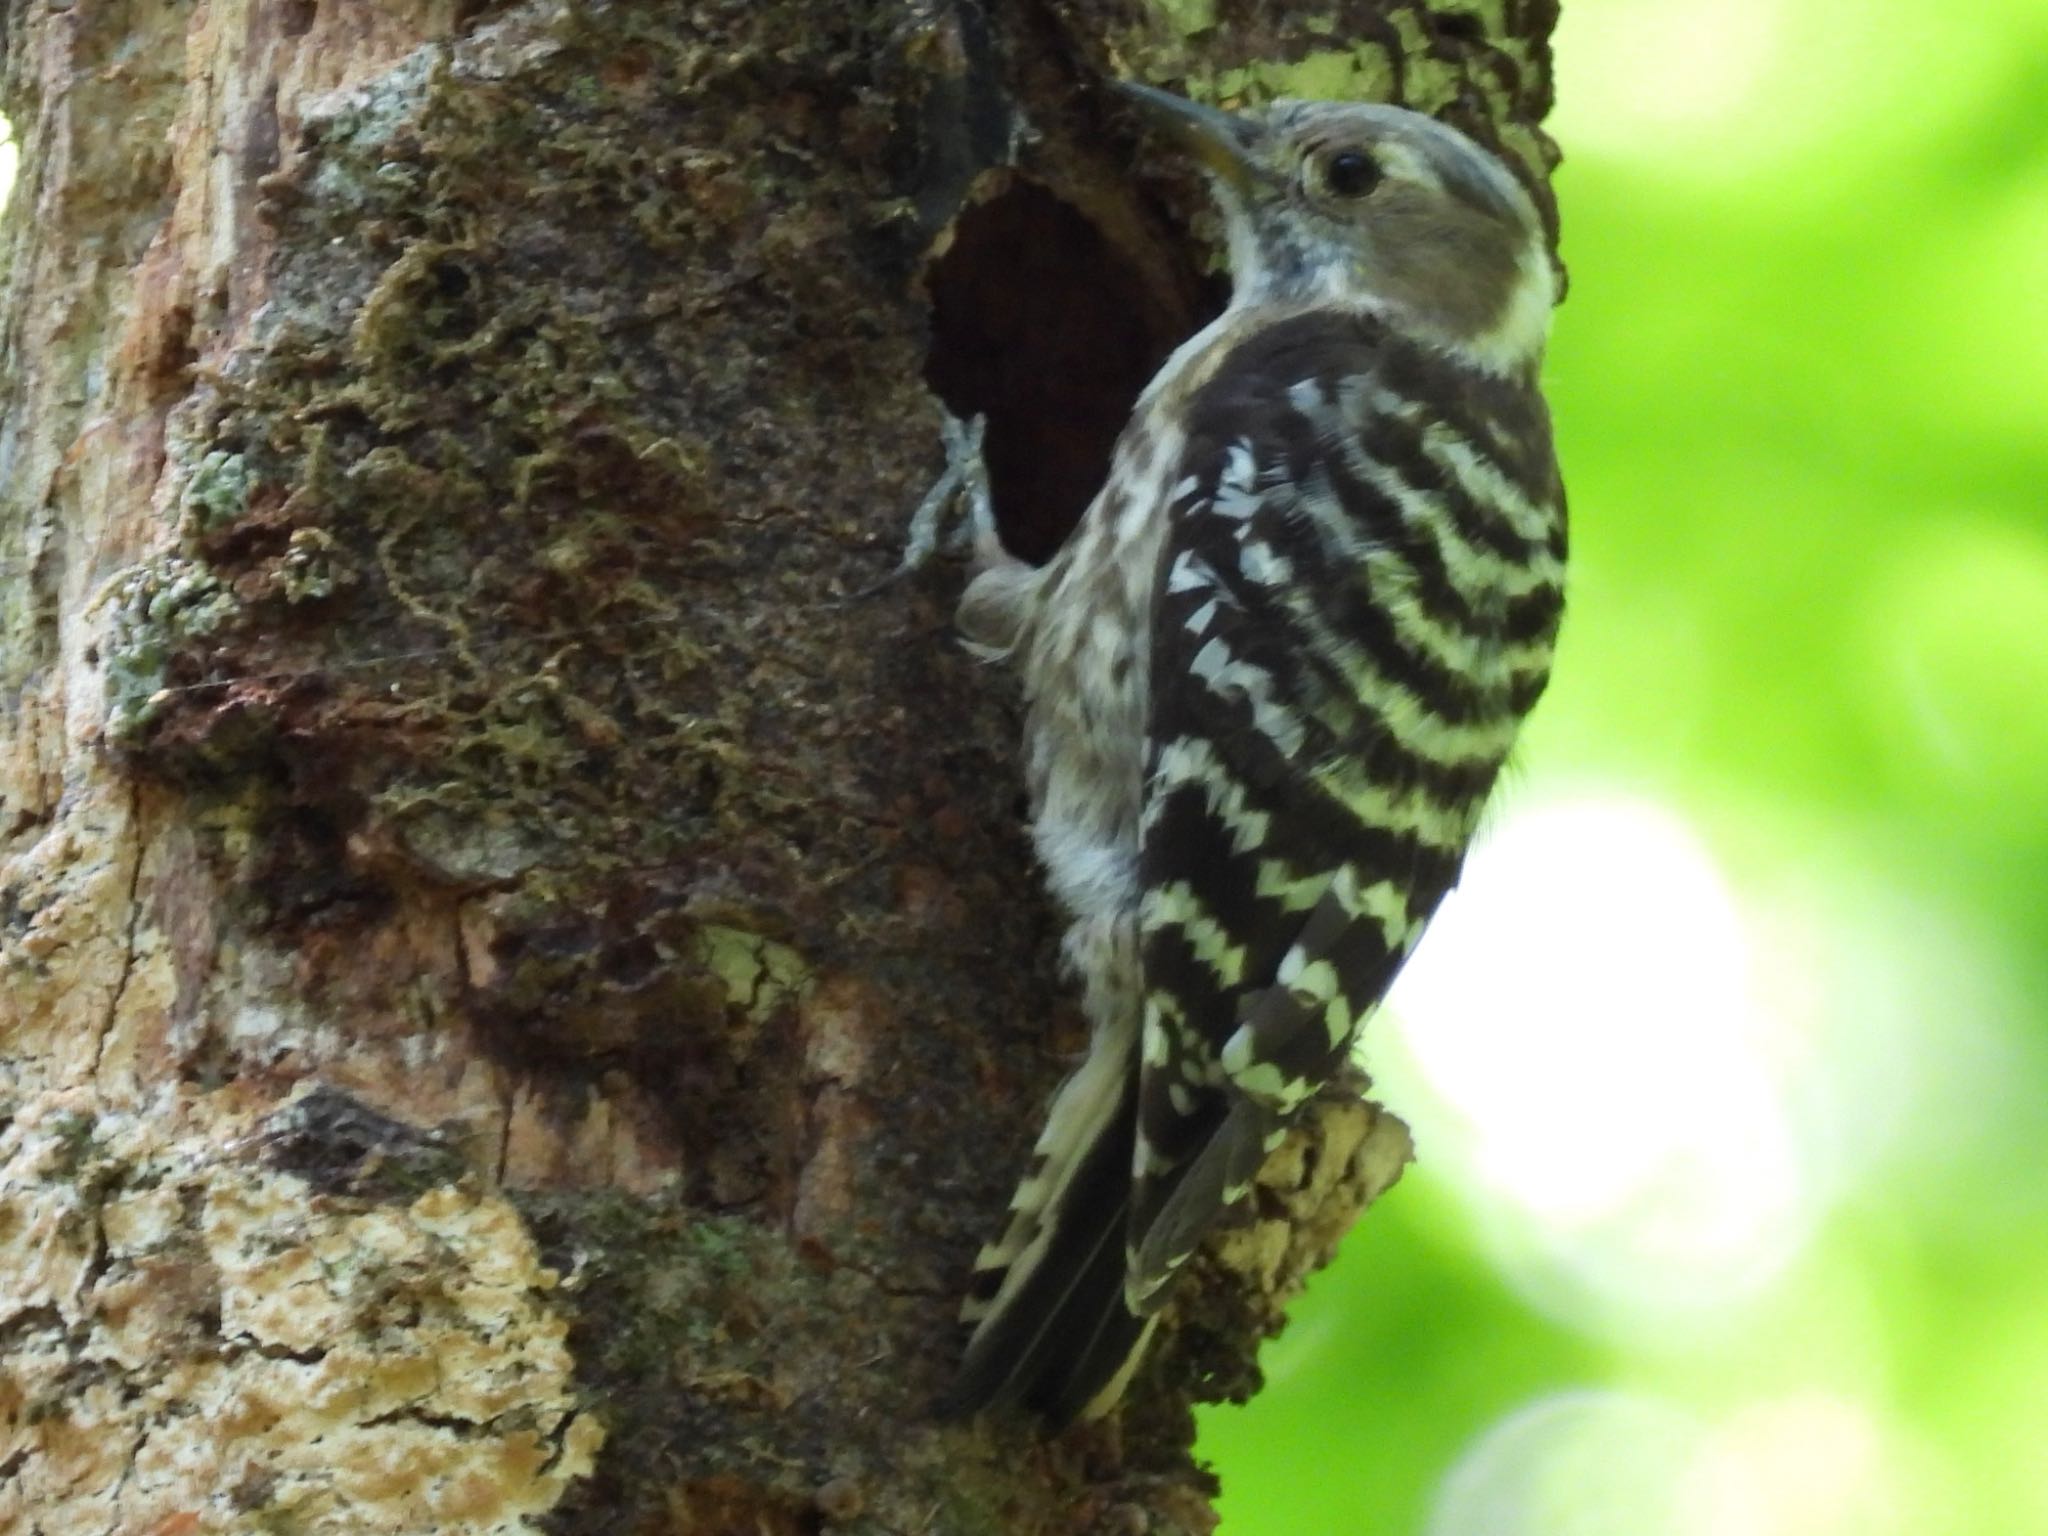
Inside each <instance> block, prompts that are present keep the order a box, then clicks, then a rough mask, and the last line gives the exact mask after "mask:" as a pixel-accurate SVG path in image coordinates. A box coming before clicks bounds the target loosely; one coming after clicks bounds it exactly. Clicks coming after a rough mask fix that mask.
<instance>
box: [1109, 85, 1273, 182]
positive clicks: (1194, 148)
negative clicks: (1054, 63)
mask: <svg viewBox="0 0 2048 1536" xmlns="http://www.w3.org/2000/svg"><path fill="white" fill-rule="evenodd" d="M1116 88H1117V89H1118V90H1119V91H1121V92H1122V93H1123V95H1124V97H1125V99H1126V100H1128V101H1130V102H1131V103H1132V104H1133V105H1135V106H1136V107H1137V108H1138V110H1139V111H1140V112H1142V113H1143V114H1144V115H1145V117H1146V118H1147V119H1148V120H1150V121H1151V123H1152V124H1153V125H1154V126H1155V127H1158V128H1161V129H1163V130H1165V131H1166V132H1167V133H1169V134H1171V135H1172V136H1173V137H1174V138H1175V139H1176V140H1177V141H1178V142H1179V143H1180V144H1181V145H1182V147H1183V148H1185V149H1186V150H1187V151H1188V152H1189V153H1190V154H1192V155H1193V156H1194V157H1195V158H1196V159H1197V160H1199V161H1200V162H1201V163H1202V165H1203V167H1204V168H1205V169H1206V170H1208V171H1209V172H1210V173H1211V174H1212V175H1214V176H1215V177H1216V178H1217V179H1218V180H1219V181H1221V182H1223V183H1224V184H1225V185H1226V186H1228V187H1229V188H1230V189H1231V190H1232V191H1234V192H1240V193H1242V192H1248V191H1250V190H1251V185H1252V182H1253V180H1254V179H1255V178H1256V177H1257V175H1258V173H1259V166H1258V162H1257V161H1256V160H1255V159H1253V158H1252V149H1253V145H1254V144H1255V142H1256V141H1257V138H1258V135H1259V129H1258V127H1257V125H1256V124H1254V123H1252V122H1250V121H1248V120H1246V119H1245V118H1241V117H1233V116H1232V115H1231V114H1230V113H1228V112H1220V111H1218V110H1217V109H1216V108H1214V107H1205V106H1203V105H1201V103H1199V102H1193V101H1189V100H1188V99H1187V98H1186V97H1185V96H1176V95H1174V94H1173V93H1172V92H1171V91H1158V90H1154V89H1153V88H1152V87H1151V86H1149V85H1139V84H1137V83H1136V82H1135V81H1130V80H1119V81H1118V82H1117V87H1116Z"/></svg>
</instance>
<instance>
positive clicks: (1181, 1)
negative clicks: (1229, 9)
mask: <svg viewBox="0 0 2048 1536" xmlns="http://www.w3.org/2000/svg"><path fill="white" fill-rule="evenodd" d="M1151 8H1152V10H1153V11H1154V12H1155V13H1156V14H1157V15H1158V16H1159V17H1160V18H1161V19H1162V20H1164V21H1165V23H1166V25H1167V26H1168V27H1169V28H1171V29H1172V30H1173V31H1174V32H1175V33H1176V34H1178V35H1179V36H1181V37H1199V36H1200V35H1201V34H1202V33H1204V32H1207V31H1208V30H1210V28H1212V27H1214V26H1215V25H1216V0H1151Z"/></svg>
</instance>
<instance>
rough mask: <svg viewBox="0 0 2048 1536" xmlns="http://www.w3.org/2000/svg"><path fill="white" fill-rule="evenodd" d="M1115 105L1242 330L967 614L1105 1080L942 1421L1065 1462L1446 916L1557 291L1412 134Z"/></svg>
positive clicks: (1546, 459) (1072, 1109)
mask: <svg viewBox="0 0 2048 1536" xmlns="http://www.w3.org/2000/svg"><path fill="white" fill-rule="evenodd" d="M1123 89H1124V90H1125V91H1126V93H1127V94H1128V96H1129V97H1130V98H1131V99H1132V100H1133V101H1134V102H1135V103H1136V104H1137V105H1138V107H1139V108H1141V109H1142V110H1143V112H1144V113H1145V114H1146V115H1147V116H1148V117H1149V118H1150V119H1152V120H1153V121H1154V122H1155V123H1156V124H1157V125H1159V126H1161V127H1163V128H1164V129H1166V130H1167V131H1169V132H1170V133H1171V134H1172V135H1173V136H1174V137H1175V138H1176V139H1178V140H1179V142H1180V143H1181V144H1182V145H1183V146H1184V147H1185V148H1186V150H1187V151H1189V152H1190V153H1191V154H1192V155H1193V156H1194V157H1195V158H1196V159H1197V160H1198V161H1199V163H1200V164H1201V165H1202V167H1203V168H1204V169H1205V171H1206V172H1207V175H1208V179H1209V181H1210V183H1211V185H1212V189H1213V192H1214V196H1215V199H1216V202H1217V204H1218V206H1219V208H1220V211H1221V214H1222V218H1223V223H1224V226H1225V229H1226V231H1227V235H1228V252H1229V262H1230V268H1231V274H1232V293H1231V298H1230V303H1229V305H1228V307H1227V308H1226V309H1225V310H1224V311H1223V313H1222V314H1221V315H1220V316H1219V317H1218V318H1217V319H1216V320H1215V321H1214V322H1213V323H1212V324H1210V325H1209V326H1208V327H1207V328H1205V329H1204V330H1202V331H1201V332H1200V333H1199V334H1197V335H1196V336H1194V337H1193V338H1192V339H1190V340H1189V341H1187V342H1186V343H1185V344H1183V345H1182V346H1181V347H1180V348H1179V349H1178V350H1177V351H1176V352H1174V354H1173V355H1172V356H1171V357H1170V358H1169V359H1168V360H1167V362H1166V363H1165V365H1164V366H1163V367H1162V368H1161V369H1160V371H1159V374H1158V376H1157V377H1155V378H1154V379H1153V380H1152V382H1151V383H1150V385H1149V386H1148V387H1147V388H1146V389H1145V391H1144V393H1143V394H1142V395H1141V396H1140V397H1139V400H1138V403H1137V406H1136V408H1135V411H1134V414H1133V415H1132V418H1131V420H1130V423H1129V424H1128V425H1127V426H1126V428H1125V429H1124V432H1123V434H1122V436H1121V438H1120V439H1119V440H1118V442H1117V445H1116V448H1115V451H1114V454H1113V457H1112V462H1111V466H1110V471H1109V476H1108V480H1107V482H1106V483H1105V484H1104V485H1103V487H1102V490H1101V491H1100V493H1099V494H1098V495H1097V496H1096V497H1095V499H1094V501H1093V502H1092V503H1091V504H1090V506H1089V507H1088V510H1087V512H1086V513H1085V514H1084V516H1083V517H1082V519H1081V522H1080V524H1079V526H1078V527H1077V529H1076V530H1075V532H1074V534H1073V535H1072V537H1071V538H1070V539H1069V540H1068V541H1067V543H1066V545H1065V546H1064V548H1062V549H1061V551H1060V552H1059V554H1058V555H1057V556H1056V557H1055V558H1054V559H1053V560H1052V561H1051V562H1050V563H1049V564H1047V565H1045V566H1043V567H1032V566H1028V565H1025V564H1023V563H1022V562H1019V561H1017V560H1014V559H1010V558H1008V557H1005V556H1002V555H1000V554H999V553H996V552H995V551H994V549H993V547H992V542H991V541H990V540H988V539H987V538H984V539H983V541H982V549H983V551H984V565H985V568H984V569H983V570H982V571H981V572H980V574H978V575H977V576H976V577H975V579H974V580H973V581H972V582H971V583H970V584H969V586H968V588H967V590H966V592H965V594H964V595H963V597H962V599H961V604H960V613H959V619H960V626H961V629H962V631H963V633H964V635H965V636H966V638H967V639H968V641H969V642H970V643H972V644H974V645H976V646H977V647H978V648H979V649H981V650H982V651H983V652H984V653H986V654H990V655H995V656H1002V657H1007V658H1009V659H1011V660H1013V661H1015V662H1017V663H1018V664H1020V665H1021V668H1022V673H1023V680H1024V688H1025V694H1026V698H1027V701H1028V715H1027V728H1026V765H1027V778H1028V783H1029V788H1030V794H1031V804H1032V831H1033V835H1034V839H1035V841H1036V845H1037V849H1038V853H1039V856H1040V859H1041V860H1042V862H1043V864H1044V867H1045V871H1046V876H1047V880H1048V883H1049V886H1050V888H1051V891H1052V894H1053V895H1054V897H1055V898H1056V899H1057V900H1058V902H1059V903H1060V905H1061V906H1062V907H1063V908H1064V909H1065V913H1066V915H1067V918H1068V921H1069V926H1068V928H1067V930H1066V935H1065V940H1064V958H1065V961H1066V963H1067V965H1068V966H1069V967H1070V969H1071V970H1072V971H1073V973H1074V974H1075V975H1076V976H1077V977H1078V979H1079V982H1080V988H1081V992H1082V997H1083V1003H1084V1006H1085V1011H1086V1013H1087V1016H1088V1020H1089V1027H1090V1044H1089V1048H1088V1054H1087V1056H1086V1058H1085V1059H1084V1060H1083V1061H1082V1062H1081V1063H1080V1065H1079V1066H1078V1067H1077V1068H1076V1069H1075V1071H1074V1072H1073V1074H1072V1075H1071V1076H1070V1077H1069V1078H1068V1080H1067V1081H1066V1083H1065V1085H1064V1086H1063V1087H1062V1088H1061V1089H1060V1090H1059V1092H1058V1094H1057V1096H1056V1097H1055V1098H1054V1100H1053V1102H1052V1105H1051V1108H1050V1110H1049V1113H1048V1116H1047V1120H1046V1123H1045V1127H1044V1130H1043V1133H1042V1134H1041V1135H1040V1137H1039V1138H1038V1143H1037V1147H1036V1150H1035V1152H1034V1154H1033V1157H1032V1159H1031V1163H1030V1167H1029V1168H1028V1170H1027V1172H1026V1175H1025V1177H1024V1179H1023V1181H1022V1183H1021V1184H1020V1185H1019V1186H1018V1189H1017V1192H1016V1195H1015V1197H1014V1199H1013V1200H1012V1203H1011V1210H1010V1215H1009V1221H1008V1225H1007V1227H1006V1229H1005V1230H1004V1231H1003V1233H1002V1235H1001V1236H1000V1237H999V1238H998V1239H997V1240H996V1241H995V1242H993V1243H991V1244H989V1245H988V1246H987V1247H986V1248H985V1249H984V1250H983V1251H982V1254H981V1257H980V1259H979V1260H978V1262H977V1266H976V1268H977V1273H976V1277H975V1284H974V1286H973V1288H972V1293H971V1294H970V1296H969V1299H968V1301H967V1303H966V1305H965V1307H964V1308H963V1313H964V1316H965V1318H966V1319H967V1320H968V1321H969V1322H971V1323H973V1324H974V1325H975V1331H974V1334H973V1337H972V1339H971V1340H970V1342H969V1344H968V1347H967V1352H966V1356H965V1359H964V1361H963V1363H962V1365H961V1368H960V1372H959V1375H958V1377H957V1379H956V1381H955V1383H954V1386H953V1389H952V1390H951V1392H950V1393H949V1395H948V1404H949V1406H950V1407H951V1408H952V1409H954V1410H955V1411H958V1412H966V1411H974V1410H978V1409H981V1408H985V1407H989V1406H992V1405H1006V1404H1007V1405H1016V1406H1019V1407H1022V1408H1023V1409H1026V1410H1029V1411H1033V1412H1036V1413H1038V1414H1039V1415H1041V1416H1042V1417H1043V1418H1044V1419H1045V1420H1046V1421H1047V1422H1048V1423H1049V1424H1051V1425H1053V1426H1059V1425H1063V1424H1065V1423H1067V1422H1070V1421H1072V1420H1073V1419H1075V1418H1077V1417H1094V1416H1096V1415H1098V1414H1100V1413H1102V1412H1105V1411H1107V1409H1108V1408H1109V1407H1110V1406H1112V1405H1113V1404H1114V1402H1115V1401H1116V1400H1117V1398H1118V1397H1119V1396H1120V1395H1121V1393H1122V1391H1123V1388H1124V1386H1125V1384H1126V1382H1127V1381H1128V1379H1129V1376H1130V1373H1131V1371H1132V1370H1133V1369H1134V1368H1135V1366H1136V1364H1137V1362H1138V1360H1139V1359H1140V1357H1141V1355H1142V1352H1143V1349H1144V1346H1145V1343H1146V1341H1147V1340H1148V1338H1149V1337H1150V1334H1151V1331H1152V1328H1153V1325H1154V1324H1155V1323H1156V1322H1157V1320H1158V1317H1159V1314H1160V1309H1161V1307H1162V1305H1163V1304H1164V1303H1165V1302H1166V1300H1167V1299H1168V1296H1169V1292H1170V1289H1171V1285H1172V1282H1173V1280H1174V1278H1175V1276H1176V1275H1177V1274H1178V1273H1179V1272H1180V1271H1181V1269H1182V1267H1183V1266H1184V1265H1185V1263H1186V1262H1187V1260H1188V1258H1189V1257H1190V1256H1191V1255H1192V1254H1193V1253H1194V1251H1195V1249H1196V1246H1197V1245H1198V1243H1199V1242H1200V1241H1201V1239H1202V1237H1203V1235H1204V1233H1205V1232H1207V1231H1208V1230H1209V1229H1210V1228H1211V1227H1212V1226H1214V1225H1215V1224H1216V1223H1217V1221H1218V1219H1219V1218H1221V1217H1222V1216H1224V1215H1225V1213H1226V1212H1228V1211H1230V1210H1231V1209H1232V1208H1233V1207H1235V1206H1237V1205H1239V1204H1240V1202H1242V1201H1243V1200H1244V1199H1245V1197H1246V1195H1247V1193H1248V1192H1249V1190H1250V1188H1251V1185H1252V1181H1253V1178H1254V1176H1255V1174H1256V1173H1257V1171H1258V1168H1259V1166H1260V1164H1261V1162H1262V1161H1263V1160H1264V1159H1265V1157H1266V1155H1267V1154H1268V1153H1269V1152H1271V1151H1272V1150H1273V1149H1274V1148H1276V1147H1277V1146H1278V1145H1279V1144H1280V1142H1281V1141H1282V1140H1283V1139H1284V1137H1285V1135H1286V1133H1287V1130H1288V1127H1289V1125H1290V1124H1291V1123H1292V1122H1293V1120H1294V1119H1295V1118H1296V1116H1297V1115H1298V1113H1299V1112H1300V1110H1301V1109H1302V1107H1303V1105H1304V1104H1305V1103H1306V1102H1307V1101H1308V1100H1309V1098H1310V1097H1311V1096H1312V1095H1314V1094H1315V1093H1316V1092H1317V1090H1318V1089H1319V1088H1320V1087H1322V1086H1323V1085H1324V1084H1325V1083H1327V1082H1328V1081H1329V1080H1330V1079H1331V1078H1332V1077H1334V1076H1335V1075H1336V1074H1337V1073H1338V1072H1339V1071H1340V1070H1341V1069H1342V1068H1343V1066H1344V1065H1345V1063H1346V1061H1347V1059H1348V1058H1349V1055H1350V1053H1351V1050H1352V1045H1353V1042H1354V1040H1355V1038H1356V1036H1357V1034H1358V1030H1359V1027H1360V1025H1361V1023H1362V1022H1363V1021H1364V1019H1365V1018H1366V1017H1367V1015H1369V1014H1370V1013H1371V1012H1372V1011H1373V1009H1374V1008H1375V1007H1376V1006H1377V1005H1378V1004H1379V1002H1380V1000H1381V999H1382V998H1383V997H1384V996H1385V994H1386V991H1387V988H1388V986H1389V985H1390V984H1391V983H1392V981H1393V979H1394V975H1395V973H1396V972H1397V971H1398V970H1399V969H1400V967H1401V964H1402V962H1403V961H1404V960H1405V959H1406V958H1407V956H1408V954H1409V953H1410V951H1411V950H1412V949H1413V948H1414V946H1415V943H1416V941H1417V939H1419V938H1420V936H1421V934H1422V931H1423V928H1424V926H1425V925H1426V924H1427V923H1428V921H1429V919H1430V916H1431V914H1433V913H1434V912H1435V911H1436V909H1437V905H1438V903H1439V902H1441V901H1442V899H1443V897H1444V895H1445V893H1446V892H1447V891H1448V890H1449V889H1450V888H1451V886H1452V884H1453V883H1454V882H1455V881H1456V879H1457V876H1458V871H1459V867H1460V865H1461V863H1462V861H1463V859H1464V855H1465V851H1466V848H1467V845H1468V843H1469V842H1470V840H1471V838H1472V835H1473V832H1474V828H1475V826H1476V824H1477V822H1478V819H1479V816H1480V812H1481V809H1482V807H1483V806H1484V804H1485V802H1486V799H1487V796H1488V794H1489V792H1490V791H1491V790H1492V788H1493V785H1494V782H1495V780H1496V779H1497V778H1498V777H1499V775H1500V772H1501V767H1502V764H1503V762H1504V761H1505V759H1506V758H1507V755H1508V752H1509V749H1510V747H1511V746H1512V744H1513V742H1514V740H1515V735H1516V732H1517V729H1518V728H1519V726H1520V724H1521V722H1522V719H1523V717H1524V716H1525V715H1526V714H1527V713H1528V711H1529V709H1530V707H1531V706H1532V705H1533V704H1534V703H1535V702H1536V699H1537V696H1538V695H1539V694H1540V693H1541V692H1542V691H1543V687H1544V684H1545V682H1546V680H1547V678H1548V676H1549V671H1550V662H1551V652H1552V646H1553V642H1554V640H1555V637H1556V633H1557V628H1558V622H1559V618H1560V616H1561V612H1562V607H1563V580H1564V569H1565V512H1564V496H1563V490H1562V487H1561V484H1560V481H1559V478H1558V472H1557V466H1556V461H1555V458H1554V457H1553V453H1552V447H1551V435H1550V424H1549V417H1548V413H1547V411H1546V409H1545V406H1544V403H1543V399H1542V396H1541V395H1540V393H1539V392H1538V384H1537V374H1538V369H1539V366H1540V364H1541V360H1542V353H1543V347H1544V342H1545V339H1546V337H1547V335H1548V332H1549V326H1550V314H1551V309H1552V306H1553V305H1554V303H1555V302H1556V297H1557V292H1556V273H1555V268H1554V266H1553V264H1552V262H1551V259H1550V255H1549V250H1548V245H1547V242H1546V240H1545V237H1544V231H1543V226H1542V223H1541V220H1540V219H1539V217H1538V215H1537V213H1536V209H1535V207H1534V205H1533V204H1532V202H1531V201H1530V198H1529V196H1528V194H1527V193H1526V192H1525V191H1524V190H1523V188H1522V186H1521V185H1520V184H1519V183H1518V182H1517V181H1516V180H1515V178H1514V177H1513V176H1512V175H1511V174H1510V173H1509V172H1508V171H1507V169H1506V168H1505V167H1504V166H1503V165H1502V164H1501V163H1500V162H1499V161H1498V160H1496V159H1495V158H1494V157H1493V156H1491V155H1490V154H1488V153H1487V152H1486V151H1484V150H1482V149H1481V148H1480V147H1479V146H1478V145H1477V144H1475V143H1473V142H1472V141H1471V140H1470V139H1468V138H1466V137H1465V136H1464V135H1463V134H1460V133H1458V132H1457V131H1455V130H1454V129H1452V128H1449V127H1447V126H1445V125H1444V124H1442V123H1439V122H1436V121H1434V120H1433V119H1431V118H1428V117H1425V116H1422V115H1420V114H1418V113H1415V112H1410V111H1405V110H1403V109H1401V108H1397V107H1391V106H1382V105H1365V104H1358V103H1335V102H1300V101H1279V102H1275V103H1273V104H1271V105H1270V106H1267V107H1265V108H1263V109H1261V110H1255V111H1246V112H1242V113H1226V112H1223V111H1219V110H1216V109H1214V108H1210V107H1206V106H1201V105H1197V104H1196V103H1194V102H1191V101H1187V100H1184V99H1182V98H1181V97H1178V96H1174V95H1171V94H1168V93H1166V92H1163V91H1158V90H1153V89H1150V88H1148V87H1143V86H1126V87H1124V88H1123Z"/></svg>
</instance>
